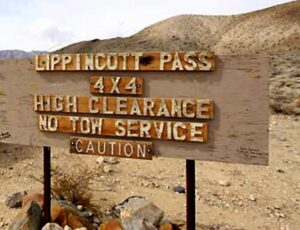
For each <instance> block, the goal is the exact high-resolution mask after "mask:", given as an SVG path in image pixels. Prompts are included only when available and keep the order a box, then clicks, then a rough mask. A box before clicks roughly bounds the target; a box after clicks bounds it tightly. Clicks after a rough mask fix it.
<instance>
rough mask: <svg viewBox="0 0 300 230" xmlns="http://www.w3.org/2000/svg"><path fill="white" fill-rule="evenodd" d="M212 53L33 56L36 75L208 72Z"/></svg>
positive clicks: (212, 59) (211, 65) (210, 66)
mask: <svg viewBox="0 0 300 230" xmlns="http://www.w3.org/2000/svg"><path fill="white" fill-rule="evenodd" d="M214 60H215V58H214V53H213V52H209V51H208V52H206V51H204V52H201V51H196V52H132V53H130V52H123V53H95V54H93V53H87V54H43V55H37V56H35V65H34V69H35V70H36V71H91V70H95V71H117V70H119V71H211V70H213V69H214V68H215V61H214Z"/></svg>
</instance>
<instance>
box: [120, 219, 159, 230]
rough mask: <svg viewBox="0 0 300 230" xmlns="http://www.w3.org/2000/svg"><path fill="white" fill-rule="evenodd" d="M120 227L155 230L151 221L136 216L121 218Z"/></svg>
mask: <svg viewBox="0 0 300 230" xmlns="http://www.w3.org/2000/svg"><path fill="white" fill-rule="evenodd" d="M122 227H123V229H124V230H133V229H134V230H157V228H156V227H155V226H154V225H153V224H152V223H150V222H149V221H147V220H145V219H143V218H138V217H128V218H124V219H122Z"/></svg>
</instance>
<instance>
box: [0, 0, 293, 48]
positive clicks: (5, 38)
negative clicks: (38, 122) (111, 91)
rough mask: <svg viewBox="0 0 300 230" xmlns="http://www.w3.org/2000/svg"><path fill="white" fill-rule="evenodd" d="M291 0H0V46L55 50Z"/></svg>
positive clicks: (244, 11)
mask: <svg viewBox="0 0 300 230" xmlns="http://www.w3.org/2000/svg"><path fill="white" fill-rule="evenodd" d="M285 2H290V1H289V0H151V1H149V0H148V1H145V0H0V31H1V33H0V50H4V49H22V50H25V51H31V50H43V51H53V50H56V49H58V48H62V47H64V46H66V45H68V44H71V43H74V42H79V41H84V40H92V39H95V38H98V39H106V38H112V37H126V36H130V35H132V34H134V33H136V32H138V31H140V30H142V29H143V28H145V27H147V26H149V25H151V24H153V23H156V22H158V21H160V20H163V19H166V18H169V17H172V16H176V15H180V14H202V15H203V14H204V15H231V14H240V13H246V12H251V11H255V10H259V9H263V8H266V7H270V6H273V5H277V4H281V3H285Z"/></svg>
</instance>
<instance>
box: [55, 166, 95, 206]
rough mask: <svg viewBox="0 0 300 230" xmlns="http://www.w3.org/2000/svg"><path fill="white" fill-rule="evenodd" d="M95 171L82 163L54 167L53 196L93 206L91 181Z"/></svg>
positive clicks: (77, 203) (76, 203)
mask: <svg viewBox="0 0 300 230" xmlns="http://www.w3.org/2000/svg"><path fill="white" fill-rule="evenodd" d="M94 176H95V173H94V172H93V171H90V170H89V168H88V167H87V166H85V165H82V164H76V165H74V164H73V165H72V166H65V167H56V168H54V169H52V189H51V193H52V197H53V198H54V199H59V200H68V201H70V202H72V203H73V204H75V205H83V206H85V207H92V206H93V205H92V202H91V200H92V193H91V181H92V179H93V178H94Z"/></svg>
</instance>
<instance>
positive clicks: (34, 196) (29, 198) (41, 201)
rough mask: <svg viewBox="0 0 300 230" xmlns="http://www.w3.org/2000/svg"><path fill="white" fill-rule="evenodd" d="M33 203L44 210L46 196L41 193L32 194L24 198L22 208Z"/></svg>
mask: <svg viewBox="0 0 300 230" xmlns="http://www.w3.org/2000/svg"><path fill="white" fill-rule="evenodd" d="M32 201H35V202H36V203H38V204H39V205H40V207H41V208H43V205H44V195H43V194H41V193H30V194H28V195H26V196H24V198H23V201H22V207H24V206H25V205H27V204H28V203H31V202H32Z"/></svg>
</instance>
